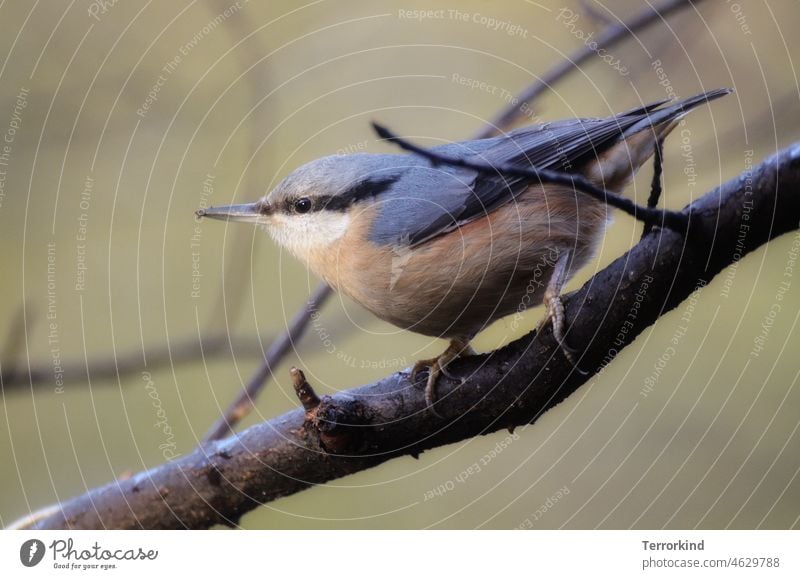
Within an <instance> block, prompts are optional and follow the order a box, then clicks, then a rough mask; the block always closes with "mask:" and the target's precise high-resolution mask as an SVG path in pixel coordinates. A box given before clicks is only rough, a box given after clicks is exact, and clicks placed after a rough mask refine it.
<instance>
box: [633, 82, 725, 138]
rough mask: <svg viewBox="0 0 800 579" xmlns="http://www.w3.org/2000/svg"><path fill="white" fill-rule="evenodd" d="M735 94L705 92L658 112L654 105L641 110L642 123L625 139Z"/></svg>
mask: <svg viewBox="0 0 800 579" xmlns="http://www.w3.org/2000/svg"><path fill="white" fill-rule="evenodd" d="M732 92H733V89H730V88H718V89H716V90H710V91H708V92H704V93H702V94H699V95H696V96H693V97H689V98H688V99H685V100H682V101H680V102H677V103H675V104H674V105H669V106H667V107H664V108H659V109H656V110H652V107H653V105H650V106H649V107H644V108H640V109H639V112H640V114H642V115H646V117H645V118H643V119H642V120H641V121H639V122H638V123H636V124H635V125H633V126H632V127H630V128H629V129H628V130H627V131H625V137H628V136H630V135H633V134H635V133H638V132H639V131H642V130H644V129H647V128H651V127H655V126H658V125H661V124H663V123H666V122H669V121H672V120H675V119H677V118H678V117H681V116H683V115H685V114H686V113H688V112H689V111H691V110H692V109H693V108H696V107H698V106H700V105H702V104H706V103H708V102H711V101H713V100H714V99H718V98H720V97H724V96H725V95H727V94H730V93H732ZM662 104H664V103H663V102H661V103H657V105H658V106H660V105H662Z"/></svg>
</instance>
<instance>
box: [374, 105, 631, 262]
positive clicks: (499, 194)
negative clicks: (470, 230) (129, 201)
mask: <svg viewBox="0 0 800 579" xmlns="http://www.w3.org/2000/svg"><path fill="white" fill-rule="evenodd" d="M620 118H621V117H613V118H610V119H575V120H569V121H561V122H555V123H548V124H544V125H534V126H531V127H525V128H523V129H519V130H517V131H514V132H512V133H509V134H508V135H505V136H502V137H496V138H492V139H482V140H476V141H465V142H460V143H452V144H448V145H443V146H440V147H436V148H435V150H436V151H437V152H439V153H440V154H442V155H447V156H450V157H458V158H465V159H472V160H476V161H480V162H483V163H489V164H496V165H504V164H514V165H519V166H533V167H537V168H547V169H558V170H562V171H571V170H574V169H575V168H577V167H576V163H578V162H580V160H581V159H583V158H584V157H587V156H588V155H589V154H592V153H593V152H596V151H598V150H599V149H601V148H604V147H605V146H607V145H608V144H609V141H611V140H612V139H613V140H616V139H617V138H618V137H619V136H620V135H621V134H622V132H624V130H625V128H627V127H628V126H630V125H632V124H633V123H634V122H636V121H637V120H639V118H640V117H636V118H635V119H631V120H630V121H628V120H627V119H623V120H622V122H621V121H620V120H619V119H620ZM530 184H531V181H530V180H529V179H521V178H513V177H502V176H500V175H491V174H486V173H477V172H475V171H472V170H470V169H463V168H455V167H451V166H445V165H438V166H432V165H431V164H430V163H428V162H427V161H425V160H422V159H420V160H419V164H418V165H417V166H415V167H407V168H405V169H404V171H403V173H402V176H401V177H400V178H399V179H398V180H397V181H396V182H395V183H394V184H393V185H392V186H391V187H390V188H389V190H388V191H386V192H384V193H383V194H382V195H381V196H380V199H379V203H380V207H379V211H378V214H377V216H376V220H375V224H374V226H373V228H372V233H371V239H372V241H373V242H375V243H379V244H383V245H396V244H403V245H406V244H408V245H412V246H413V245H419V244H421V243H425V242H426V241H428V240H430V239H433V238H435V237H437V236H439V235H443V234H445V233H448V232H450V231H452V230H454V229H456V228H458V227H460V226H462V225H464V224H466V223H469V222H470V221H472V220H474V219H478V218H480V217H482V216H485V215H487V214H488V213H490V212H491V211H493V210H494V209H496V208H497V207H499V206H501V205H503V204H505V203H507V202H509V201H510V200H512V199H513V198H514V196H515V195H518V194H520V193H521V192H522V191H524V190H525V189H527V188H528V187H529V186H530Z"/></svg>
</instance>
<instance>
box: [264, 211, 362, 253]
mask: <svg viewBox="0 0 800 579" xmlns="http://www.w3.org/2000/svg"><path fill="white" fill-rule="evenodd" d="M349 225H350V216H349V215H348V214H347V213H346V212H344V211H343V212H338V211H312V212H311V213H306V214H305V215H298V214H292V215H286V214H281V213H275V214H273V215H272V216H271V219H270V221H269V223H266V224H265V225H264V228H265V229H266V230H267V231H268V232H269V234H270V235H271V236H272V238H273V239H274V240H275V241H276V242H277V243H279V244H280V245H282V246H283V247H285V248H286V249H288V250H289V251H291V252H292V253H293V254H295V255H296V256H297V257H298V258H300V259H302V260H303V261H306V262H308V260H309V258H310V257H311V253H312V252H315V251H319V250H321V249H325V248H326V247H328V246H329V245H330V244H331V243H333V242H334V241H336V240H337V239H339V238H340V237H341V236H342V235H344V234H345V233H346V232H347V227H348V226H349Z"/></svg>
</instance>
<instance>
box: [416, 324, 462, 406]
mask: <svg viewBox="0 0 800 579" xmlns="http://www.w3.org/2000/svg"><path fill="white" fill-rule="evenodd" d="M474 354H475V350H473V349H472V346H470V345H469V343H468V342H462V341H460V340H452V341H451V342H450V345H449V346H448V347H447V349H446V350H445V351H444V352H443V353H442V355H441V356H437V357H436V358H429V359H427V360H419V361H418V362H417V363H416V364H414V367H413V368H412V369H411V381H412V382H414V380H415V379H416V377H417V374H419V372H420V371H421V370H424V369H427V370H428V380H427V381H426V383H425V404H426V405H427V406H428V408H430V410H431V412H433V413H434V414H435V415H436V416H439V417H440V418H441V415H440V414H439V413H438V412H436V409H435V408H434V407H433V405H434V403H435V402H436V382H437V381H438V380H439V376H440V375H443V376H446V377H447V378H450V379H451V380H460V381H461V382H463V379H460V378H458V377H456V376H454V375H452V374H451V373H450V372H449V371H448V369H447V366H448V365H449V364H450V362H452V361H453V360H455V359H456V358H461V357H464V356H473V355H474Z"/></svg>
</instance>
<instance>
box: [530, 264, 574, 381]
mask: <svg viewBox="0 0 800 579" xmlns="http://www.w3.org/2000/svg"><path fill="white" fill-rule="evenodd" d="M571 259H572V250H569V251H565V252H564V253H562V254H561V255H560V256H559V257H558V261H556V265H555V267H554V268H553V273H552V274H551V275H550V281H548V282H547V288H546V289H545V292H544V299H543V300H542V301H543V302H544V307H545V308H546V310H547V312H546V313H545V315H544V318H542V320H541V321H540V322H539V325H538V326H537V327H536V331H537V333H538V332H541V331H542V329H543V328H544V327H545V326H546V325H547V323H548V322H552V323H553V337H554V338H555V339H556V342H558V345H559V346H560V347H561V351H562V352H564V356H565V357H566V358H567V360H569V362H570V363H571V364H572V365H573V366H575V367H576V368H577V367H578V364H577V362H576V360H575V350H573V349H572V348H570V347H569V346H568V345H567V343H566V341H565V339H564V304H563V303H562V302H561V289H562V288H563V287H564V284H565V283H566V281H567V272H568V271H569V262H570V260H571Z"/></svg>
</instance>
